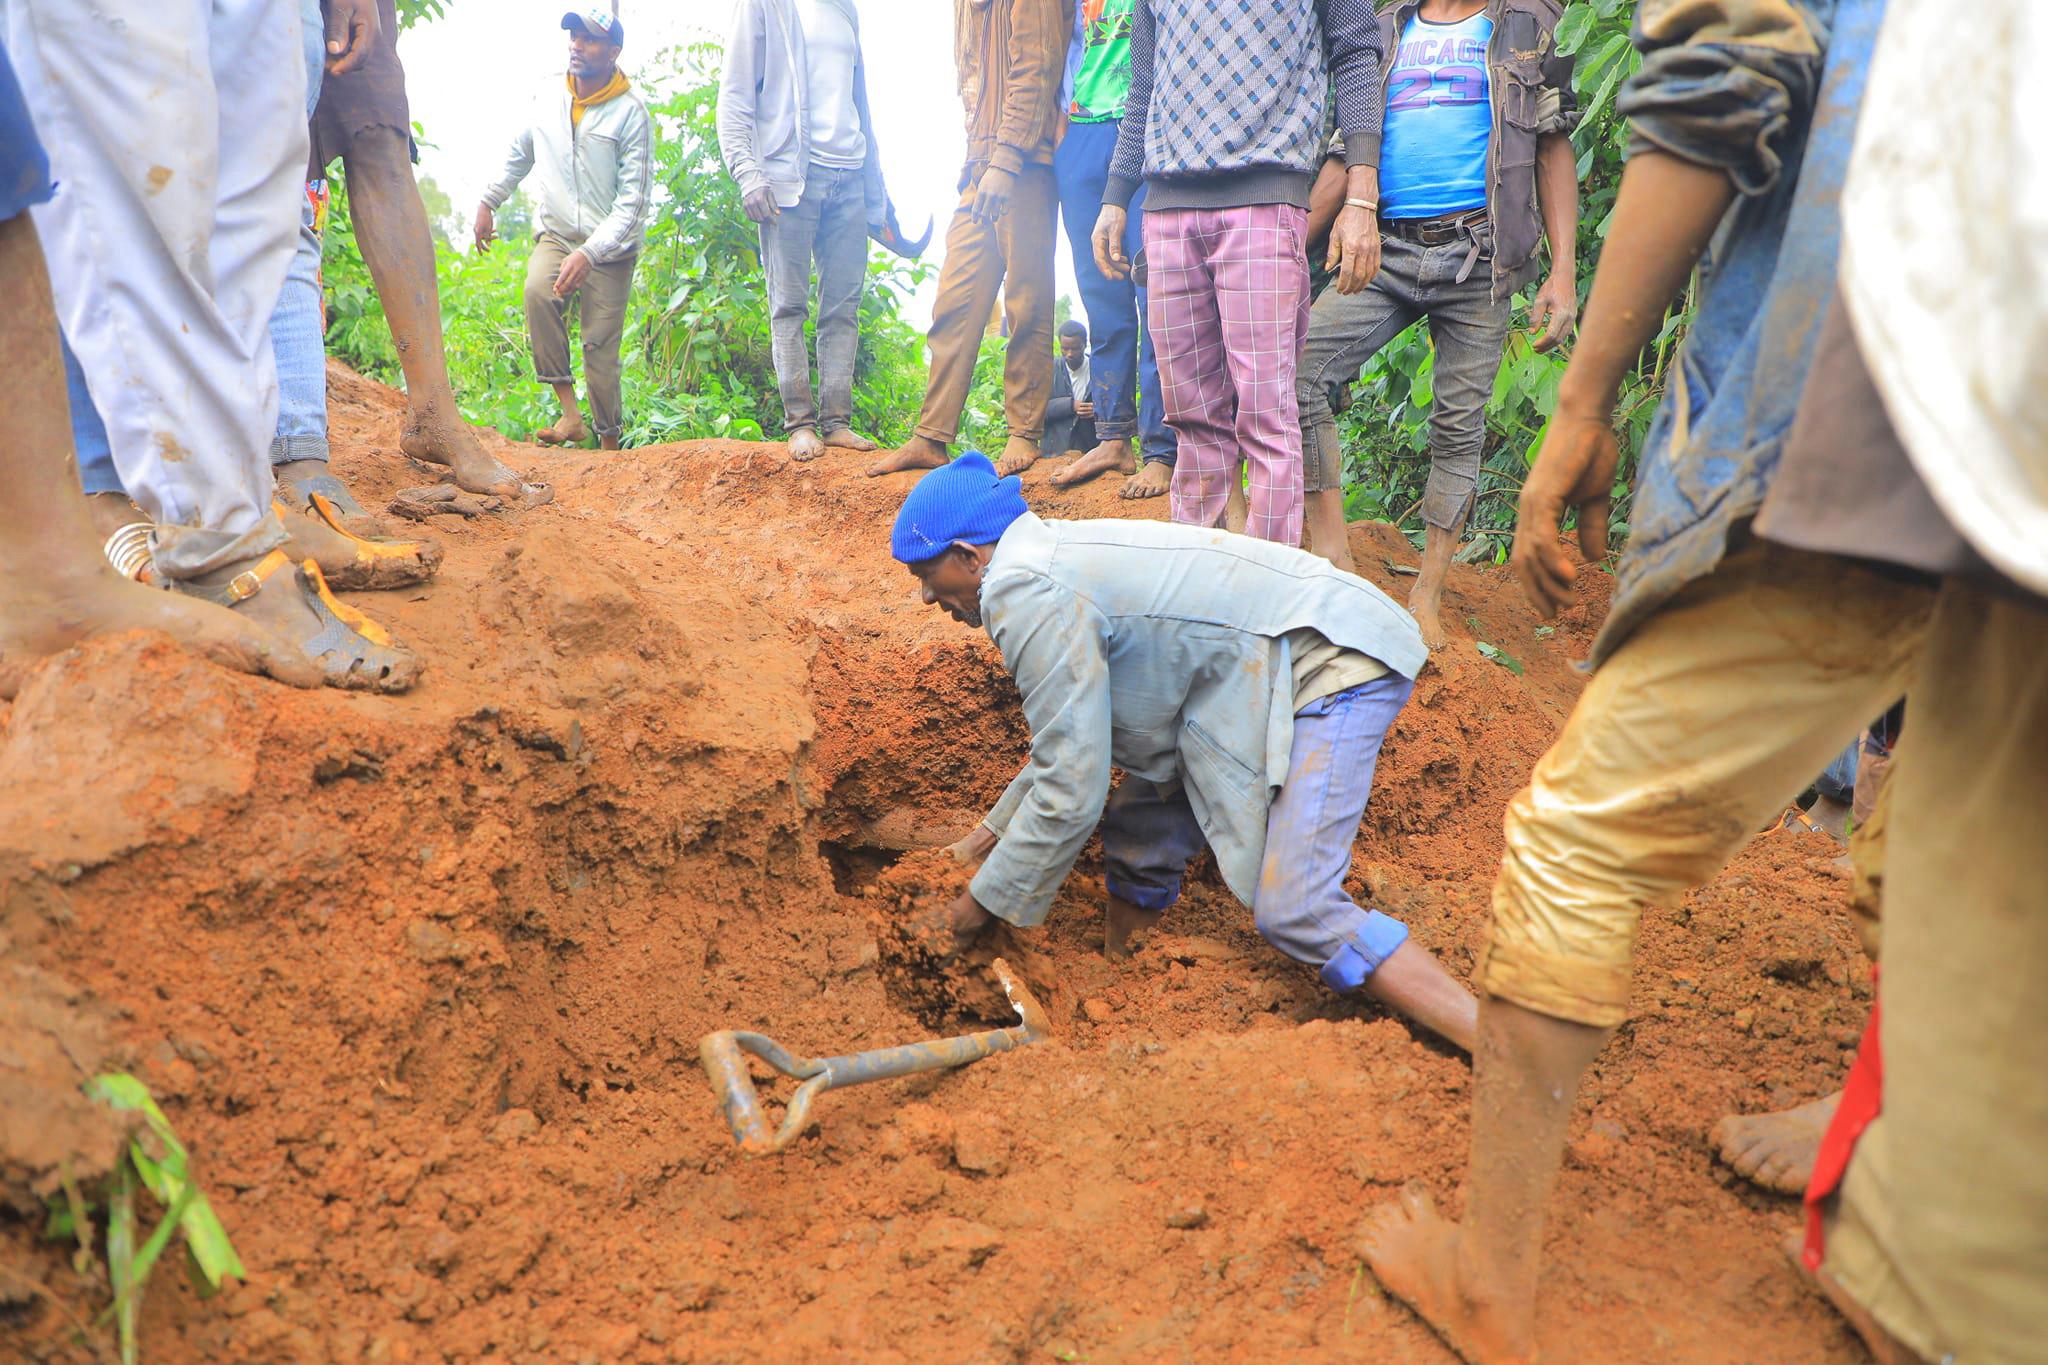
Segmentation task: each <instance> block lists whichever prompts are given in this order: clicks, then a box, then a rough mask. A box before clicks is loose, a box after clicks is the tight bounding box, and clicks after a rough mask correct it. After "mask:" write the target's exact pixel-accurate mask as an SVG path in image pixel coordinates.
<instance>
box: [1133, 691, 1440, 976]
mask: <svg viewBox="0 0 2048 1365" xmlns="http://www.w3.org/2000/svg"><path fill="white" fill-rule="evenodd" d="M1414 690H1415V684H1414V683H1413V682H1411V681H1409V680H1408V679H1407V678H1403V677H1401V676H1400V675H1398V674H1394V673H1389V674H1387V675H1386V676H1385V677H1383V678H1378V679H1375V680H1374V681H1372V682H1369V683H1362V684H1360V685H1359V686H1357V687H1353V688H1348V689H1346V690H1345V691H1342V692H1339V693H1337V694H1336V695H1335V696H1331V697H1324V698H1323V699H1322V700H1320V701H1315V702H1311V703H1309V705H1307V706H1306V707H1304V708H1302V710H1300V711H1299V712H1297V713H1296V714H1295V717H1294V751H1293V754H1292V756H1291V758H1290V759H1289V762H1288V766H1287V781H1286V782H1285V783H1284V784H1282V786H1281V788H1280V793H1279V795H1277V796H1275V797H1274V798H1273V806H1272V810H1271V812H1270V813H1269V814H1268V815H1267V817H1266V858H1265V863H1264V866H1263V867H1262V868H1261V870H1260V875H1259V891H1258V902H1257V904H1255V905H1253V906H1252V922H1253V923H1254V924H1255V925H1256V926H1257V928H1258V931H1259V933H1260V934H1261V935H1262V936H1263V937H1264V938H1265V940H1266V941H1267V942H1268V943H1270V944H1272V945H1273V946H1274V947H1275V948H1278V949H1279V950H1280V951H1281V952H1283V953H1285V954H1287V955H1288V956H1289V957H1291V958H1293V959H1295V961H1297V962H1306V963H1308V964H1309V965H1310V966H1312V967H1315V968H1316V969H1318V971H1319V972H1320V974H1321V976H1322V979H1323V984H1324V985H1326V986H1328V987H1329V988H1330V989H1331V990H1334V991H1355V990H1357V989H1358V988H1359V987H1360V986H1362V985H1364V984H1365V979H1366V978H1367V977H1369V976H1371V975H1372V974H1373V973H1374V972H1375V971H1377V970H1379V965H1380V964H1381V963H1382V962H1385V961H1386V960H1387V958H1388V957H1390V956H1392V955H1393V952H1394V950H1395V949H1396V948H1398V947H1400V946H1401V945H1402V944H1403V943H1404V942H1406V941H1407V938H1408V926H1406V925H1405V924H1402V923H1401V922H1400V921H1399V920H1397V919H1394V918H1393V917H1392V916H1390V915H1384V914H1381V913H1380V912H1379V911H1377V910H1364V909H1361V908H1360V907H1359V905H1358V904H1357V902H1355V901H1353V900H1352V899H1351V897H1350V896H1348V895H1346V894H1345V891H1344V878H1345V875H1346V874H1348V873H1349V872H1350V871H1351V846H1352V843H1353V841H1355V840H1356V839H1357V837H1358V822H1359V821H1360V820H1362V819H1363V818H1364V817H1365V804H1366V802H1367V801H1368V800H1369V799H1370V798H1371V796H1372V775H1373V770H1374V769H1375V768H1376V767H1377V766H1378V764H1379V756H1380V745H1382V744H1383V743H1385V742H1386V738H1387V731H1388V730H1389V729H1391V728H1392V727H1393V724H1394V717H1396V716H1398V715H1399V714H1400V713H1401V708H1402V706H1404V705H1405V704H1406V703H1407V701H1408V694H1409V693H1411V692H1413V691H1414ZM1203 842H1204V841H1203V838H1202V829H1201V826H1200V825H1199V824H1197V823H1196V821H1195V813H1194V810H1193V809H1192V808H1191V807H1190V806H1189V805H1188V798H1187V791H1186V789H1185V788H1183V787H1179V786H1175V787H1173V788H1171V789H1170V790H1162V789H1161V788H1160V787H1159V785H1158V784H1157V783H1153V782H1147V781H1144V780H1143V779H1140V778H1135V777H1129V776H1126V777H1125V779H1124V781H1123V785H1121V786H1119V787H1118V788H1117V789H1116V791H1115V792H1114V793H1112V794H1111V796H1110V798H1109V804H1108V806H1107V807H1106V808H1105V810H1104V812H1103V820H1102V852H1103V860H1104V863H1105V865H1106V866H1105V869H1104V877H1103V881H1104V883H1105V885H1106V886H1107V888H1108V890H1109V894H1110V895H1112V896H1115V897H1116V898H1117V899H1119V900H1125V901H1129V902H1130V903H1131V904H1133V905H1135V906H1137V907H1139V908H1140V909H1142V910H1164V909H1166V908H1167V907H1168V906H1170V905H1172V904H1173V903H1174V902H1176V901H1178V900H1179V899H1180V884H1181V877H1182V875H1183V874H1184V873H1185V872H1186V870H1187V865H1188V862H1189V860H1190V859H1192V858H1193V857H1194V856H1195V855H1196V854H1197V853H1200V852H1201V851H1202V847H1203Z"/></svg>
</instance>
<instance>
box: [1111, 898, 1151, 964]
mask: <svg viewBox="0 0 2048 1365" xmlns="http://www.w3.org/2000/svg"><path fill="white" fill-rule="evenodd" d="M1165 917H1166V912H1165V911H1164V910H1141V909H1139V908H1138V907H1137V906H1135V905H1132V904H1131V903H1130V902H1129V901H1126V900H1119V899H1117V898H1116V897H1115V896H1111V897H1110V898H1109V912H1108V914H1106V915H1105V916H1104V917H1103V921H1102V955H1103V956H1104V957H1106V958H1108V959H1109V960H1110V961H1112V962H1122V961H1124V960H1125V959H1126V958H1128V957H1129V956H1130V955H1131V954H1132V953H1133V952H1135V951H1136V950H1137V946H1138V945H1137V943H1135V942H1133V939H1137V940H1140V941H1142V940H1143V938H1144V937H1145V935H1147V934H1149V933H1150V932H1151V931H1152V930H1153V928H1154V927H1156V926H1157V925H1158V923H1159V921H1160V920H1162V919H1164V918H1165Z"/></svg>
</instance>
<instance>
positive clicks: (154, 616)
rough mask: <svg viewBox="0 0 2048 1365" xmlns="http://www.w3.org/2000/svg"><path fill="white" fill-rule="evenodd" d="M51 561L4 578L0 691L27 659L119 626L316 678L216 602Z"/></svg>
mask: <svg viewBox="0 0 2048 1365" xmlns="http://www.w3.org/2000/svg"><path fill="white" fill-rule="evenodd" d="M86 563H88V564H90V563H91V561H90V560H87V561H86ZM52 567H53V566H45V568H44V569H43V571H41V572H40V573H38V574H36V575H33V576H31V575H23V576H20V577H18V578H16V579H15V581H14V582H12V583H11V584H10V587H11V588H12V589H13V591H12V593H11V596H12V598H13V600H12V601H11V602H9V604H8V606H7V610H6V611H5V612H4V613H0V698H9V699H11V698H12V697H13V696H14V694H15V692H16V691H17V690H18V689H19V688H20V686H21V678H22V674H23V673H24V672H25V671H26V670H27V668H28V667H29V666H30V665H32V664H35V663H38V662H40V661H41V660H43V659H46V658H49V657H50V656H51V655H53V654H57V653H61V652H62V651H64V650H66V649H69V648H71V647H72V646H73V645H76V644H79V643H81V642H82V641H85V640H88V639H90V638H92V637H94V636H97V635H112V634H114V633H116V632H118V631H124V630H160V631H162V632H163V633H164V634H166V635H168V636H170V637H171V638H172V639H174V640H176V641H177V642H178V643H179V644H182V645H185V646H187V647H188V648H191V649H196V650H198V651H199V652H200V653H201V654H203V655H205V656H206V657H207V658H208V659H211V660H212V661H213V662H215V663H217V664H220V665H222V666H223V667H226V668H232V669H235V670H237V671H239V672H242V673H256V674H260V675H262V676H265V677H270V678H275V679H277V680H278V681H279V682H282V683H289V684H290V685H292V686H293V687H318V686H320V684H321V682H322V677H321V671H320V669H319V668H318V667H317V666H316V665H315V664H313V663H312V662H311V661H309V660H308V659H307V658H306V656H305V655H304V654H302V653H300V652H299V651H298V650H296V649H293V648H292V647H291V646H290V645H289V644H287V643H285V642H284V641H283V640H281V639H279V638H278V637H277V636H275V635H273V634H272V633H271V632H270V631H268V630H266V629H264V628H263V626H262V625H261V624H260V623H259V622H256V621H253V620H250V619H248V618H246V617H243V616H241V615H239V614H237V613H235V612H232V611H229V610H227V609H226V608H224V607H217V606H214V605H213V604H212V603H209V602H199V601H195V600H193V599H192V598H189V597H181V596H179V595H178V594H176V593H169V592H163V591H160V590H158V589H156V588H145V587H143V586H142V585H141V584H139V583H130V582H129V581H128V580H126V579H124V578H121V577H119V576H118V575H116V574H115V573H114V571H113V569H112V568H110V567H108V566H107V565H105V564H99V565H96V566H93V567H91V568H90V569H88V570H86V571H85V572H82V573H80V574H78V575H77V576H75V577H66V576H65V574H64V571H63V570H62V568H56V569H55V572H52Z"/></svg>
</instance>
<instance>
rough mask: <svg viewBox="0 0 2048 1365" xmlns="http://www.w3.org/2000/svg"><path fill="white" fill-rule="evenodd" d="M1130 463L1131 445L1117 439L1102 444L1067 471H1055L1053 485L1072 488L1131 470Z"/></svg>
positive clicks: (1121, 439)
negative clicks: (1121, 470)
mask: <svg viewBox="0 0 2048 1365" xmlns="http://www.w3.org/2000/svg"><path fill="white" fill-rule="evenodd" d="M1130 463H1131V443H1130V442H1129V441H1127V440H1125V439H1123V438H1122V437H1116V438H1114V439H1111V440H1107V441H1103V442H1101V443H1100V444H1098V445H1097V446H1096V447H1095V449H1093V450H1091V451H1089V452H1088V453H1087V454H1085V455H1083V456H1082V457H1081V458H1080V459H1078V460H1075V461H1074V462H1073V463H1071V464H1069V465H1068V466H1067V467H1066V468H1065V469H1060V470H1055V471H1054V472H1053V476H1052V479H1051V483H1052V486H1053V487H1054V488H1072V487H1074V486H1075V485H1076V484H1083V483H1086V482H1088V481H1089V480H1090V479H1093V478H1096V477H1098V476H1100V475H1103V474H1107V473H1110V472H1111V471H1113V470H1119V469H1126V468H1129V466H1130Z"/></svg>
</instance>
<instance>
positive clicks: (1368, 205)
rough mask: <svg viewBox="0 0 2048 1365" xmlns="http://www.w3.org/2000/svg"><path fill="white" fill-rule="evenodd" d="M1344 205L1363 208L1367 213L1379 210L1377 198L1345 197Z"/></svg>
mask: <svg viewBox="0 0 2048 1365" xmlns="http://www.w3.org/2000/svg"><path fill="white" fill-rule="evenodd" d="M1344 207H1345V208H1347V209H1364V210H1365V211H1366V212H1368V213H1378V212H1379V211H1380V205H1379V201H1378V200H1377V199H1346V200H1345V201H1344Z"/></svg>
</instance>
